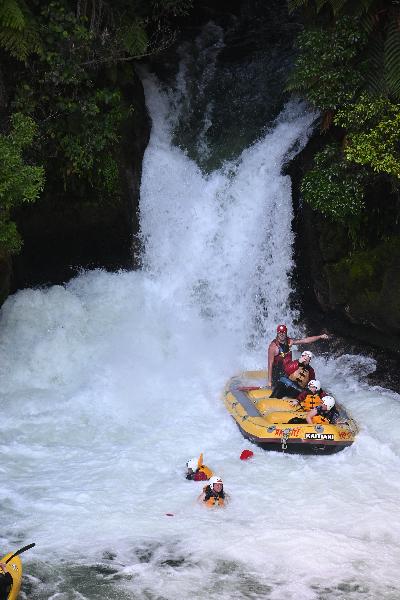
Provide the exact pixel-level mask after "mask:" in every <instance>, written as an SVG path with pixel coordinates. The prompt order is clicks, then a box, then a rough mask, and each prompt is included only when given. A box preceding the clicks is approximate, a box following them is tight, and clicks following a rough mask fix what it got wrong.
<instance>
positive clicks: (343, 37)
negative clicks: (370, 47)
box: [288, 17, 365, 110]
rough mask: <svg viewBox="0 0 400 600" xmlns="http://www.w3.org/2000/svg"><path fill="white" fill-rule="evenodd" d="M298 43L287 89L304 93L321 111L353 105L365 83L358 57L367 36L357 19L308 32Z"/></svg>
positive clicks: (345, 18)
mask: <svg viewBox="0 0 400 600" xmlns="http://www.w3.org/2000/svg"><path fill="white" fill-rule="evenodd" d="M297 44H298V47H299V51H300V53H299V56H298V58H297V60H296V62H295V68H294V71H293V73H292V75H291V77H290V80H289V85H288V89H289V90H293V91H299V92H301V93H302V94H303V95H304V96H305V97H306V98H307V99H308V100H309V101H310V102H311V103H312V104H313V105H314V106H315V107H317V108H319V109H321V110H333V109H337V108H338V107H339V106H341V105H343V104H344V103H347V102H351V101H352V100H353V99H354V97H355V96H356V94H357V92H358V90H359V89H360V87H361V85H362V81H363V75H362V70H363V65H362V64H360V63H359V61H358V56H359V52H360V49H361V48H362V47H363V45H364V44H365V36H364V35H363V34H362V32H361V31H360V29H359V25H358V21H357V19H352V18H349V17H344V18H342V19H341V20H340V22H338V26H337V27H335V28H331V29H328V30H326V29H323V28H322V27H319V28H313V29H310V30H306V31H304V32H303V33H301V34H300V35H299V37H298V39H297Z"/></svg>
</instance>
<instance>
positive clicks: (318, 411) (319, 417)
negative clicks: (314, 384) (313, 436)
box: [306, 396, 339, 425]
mask: <svg viewBox="0 0 400 600" xmlns="http://www.w3.org/2000/svg"><path fill="white" fill-rule="evenodd" d="M335 402H336V401H335V398H334V397H333V396H325V397H324V398H323V401H322V404H321V405H320V406H317V407H316V408H313V409H312V410H310V412H308V413H307V415H306V420H307V423H308V424H309V425H315V424H317V423H332V424H334V423H337V422H338V419H339V413H338V411H337V409H336V407H335Z"/></svg>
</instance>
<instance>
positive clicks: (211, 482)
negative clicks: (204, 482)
mask: <svg viewBox="0 0 400 600" xmlns="http://www.w3.org/2000/svg"><path fill="white" fill-rule="evenodd" d="M215 483H221V484H222V485H224V482H223V481H222V479H221V477H218V476H217V475H214V476H213V477H210V480H209V482H208V485H209V486H210V488H211V489H213V487H214V484H215Z"/></svg>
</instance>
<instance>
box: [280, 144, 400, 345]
mask: <svg viewBox="0 0 400 600" xmlns="http://www.w3.org/2000/svg"><path fill="white" fill-rule="evenodd" d="M320 141H321V136H320V135H319V134H318V133H317V134H316V135H315V136H314V137H313V139H312V140H311V141H310V143H309V144H308V146H307V147H306V148H305V149H304V150H303V151H302V152H301V153H300V154H299V155H298V156H297V157H296V158H295V159H294V160H293V161H292V163H291V164H290V165H289V167H288V173H289V174H290V176H291V178H292V185H293V199H294V204H295V214H296V218H295V223H294V227H295V231H296V264H297V273H296V280H297V286H298V289H299V292H300V295H301V302H302V305H303V309H304V311H305V313H306V314H308V315H309V317H310V318H313V319H314V320H319V321H321V322H324V323H325V324H326V325H327V326H328V327H329V328H330V329H331V330H332V331H334V332H336V333H338V334H339V335H342V336H345V337H352V338H353V339H355V340H359V341H362V342H365V343H368V344H372V345H375V346H377V347H378V348H385V349H391V350H393V351H395V352H400V267H399V265H400V236H399V235H398V234H396V228H395V227H391V229H390V231H389V232H388V233H389V234H388V235H386V236H383V237H382V238H381V239H378V238H377V237H375V236H370V237H367V238H366V242H365V243H364V245H363V247H362V248H357V247H356V246H354V244H353V243H352V240H351V239H350V238H349V234H348V231H347V229H346V228H345V227H343V226H342V225H340V224H338V223H333V222H331V221H330V220H328V219H326V218H325V217H324V216H323V215H321V214H319V213H316V212H315V211H313V210H312V209H311V208H310V207H309V206H308V205H307V204H305V203H303V201H302V198H301V194H300V189H299V188H300V182H301V178H302V176H303V174H304V172H305V171H306V170H307V169H308V168H310V165H311V162H312V157H313V156H314V153H315V151H316V149H318V147H319V145H320ZM381 193H382V194H383V195H382V196H379V197H375V198H370V199H369V204H368V203H367V205H368V206H371V205H373V204H379V202H391V201H392V198H391V197H390V192H389V191H388V190H383V191H382V190H381ZM368 206H367V209H366V210H368Z"/></svg>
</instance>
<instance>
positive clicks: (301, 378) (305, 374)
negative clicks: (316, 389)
mask: <svg viewBox="0 0 400 600" xmlns="http://www.w3.org/2000/svg"><path fill="white" fill-rule="evenodd" d="M289 379H290V380H291V381H294V382H295V383H297V385H299V386H300V387H302V388H305V387H306V385H307V383H308V382H309V380H310V372H309V370H308V369H307V367H306V365H302V364H300V363H299V366H298V367H297V369H296V370H295V371H294V372H293V373H292V374H291V375H289Z"/></svg>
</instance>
